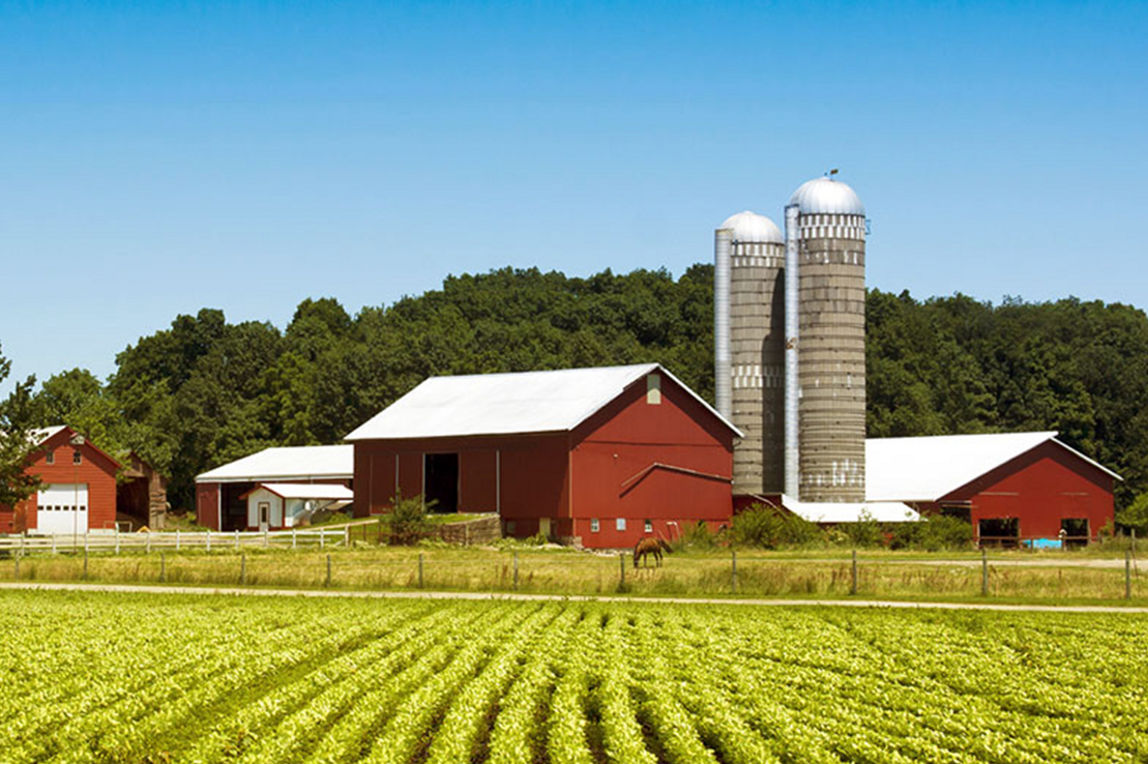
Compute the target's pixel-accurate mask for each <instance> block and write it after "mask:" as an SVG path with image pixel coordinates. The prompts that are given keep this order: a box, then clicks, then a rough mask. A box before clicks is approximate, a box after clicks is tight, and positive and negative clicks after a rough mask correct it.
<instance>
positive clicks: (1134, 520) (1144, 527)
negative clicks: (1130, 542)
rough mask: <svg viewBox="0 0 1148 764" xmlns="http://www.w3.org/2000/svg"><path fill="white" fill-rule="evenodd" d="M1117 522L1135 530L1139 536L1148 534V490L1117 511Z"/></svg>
mask: <svg viewBox="0 0 1148 764" xmlns="http://www.w3.org/2000/svg"><path fill="white" fill-rule="evenodd" d="M1116 522H1118V523H1120V524H1121V525H1123V526H1124V527H1125V528H1127V529H1129V530H1135V531H1136V535H1138V536H1144V535H1146V534H1148V492H1146V493H1142V494H1140V495H1139V496H1137V497H1136V498H1135V499H1133V500H1132V503H1131V504H1129V505H1128V506H1127V507H1125V508H1124V509H1122V510H1120V511H1119V512H1117V513H1116Z"/></svg>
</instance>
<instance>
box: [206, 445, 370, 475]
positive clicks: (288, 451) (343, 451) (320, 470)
mask: <svg viewBox="0 0 1148 764" xmlns="http://www.w3.org/2000/svg"><path fill="white" fill-rule="evenodd" d="M354 461H355V455H354V446H347V445H337V446H284V447H279V448H266V449H264V450H262V451H260V452H259V453H257V454H251V456H245V457H243V458H242V459H237V460H236V461H234V462H231V463H229V464H224V465H223V466H222V467H216V468H215V469H213V470H208V471H207V472H203V473H200V474H199V475H196V476H195V482H197V483H263V482H268V481H281V482H290V481H295V480H318V479H340V480H350V479H351V477H352V476H353V473H354V471H355V469H354Z"/></svg>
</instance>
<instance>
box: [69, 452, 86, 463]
mask: <svg viewBox="0 0 1148 764" xmlns="http://www.w3.org/2000/svg"><path fill="white" fill-rule="evenodd" d="M83 463H84V455H83V454H81V453H80V451H79V449H76V450H75V451H73V452H72V464H83Z"/></svg>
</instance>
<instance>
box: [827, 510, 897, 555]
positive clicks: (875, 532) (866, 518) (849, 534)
mask: <svg viewBox="0 0 1148 764" xmlns="http://www.w3.org/2000/svg"><path fill="white" fill-rule="evenodd" d="M837 529H838V530H840V531H841V532H842V533H843V534H845V538H846V539H848V541H849V543H850V544H851V545H852V546H854V547H875V546H885V545H886V543H888V541H889V538H888V537H887V536H886V535H885V533H884V531H883V530H882V529H881V523H879V522H877V521H876V520H875V519H874V518H873V516H872V515H871V514H869V512H868V511H862V512H861V516H860V518H858V520H857V522H855V523H841V524H839V525H838V526H837Z"/></svg>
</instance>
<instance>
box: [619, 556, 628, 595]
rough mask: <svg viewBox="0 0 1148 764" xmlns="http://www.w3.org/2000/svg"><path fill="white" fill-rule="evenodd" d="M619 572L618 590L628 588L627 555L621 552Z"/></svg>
mask: <svg viewBox="0 0 1148 764" xmlns="http://www.w3.org/2000/svg"><path fill="white" fill-rule="evenodd" d="M618 572H619V575H620V578H619V579H618V588H619V589H625V588H626V553H625V552H621V553H619V554H618Z"/></svg>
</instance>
